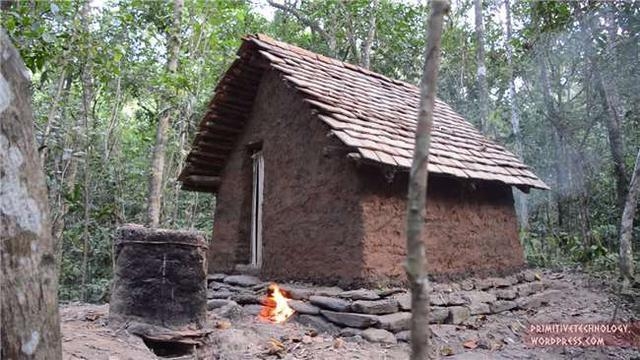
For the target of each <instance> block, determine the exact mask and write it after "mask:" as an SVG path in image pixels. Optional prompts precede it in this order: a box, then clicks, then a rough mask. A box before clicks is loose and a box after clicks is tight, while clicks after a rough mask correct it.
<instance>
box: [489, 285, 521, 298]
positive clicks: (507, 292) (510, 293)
mask: <svg viewBox="0 0 640 360" xmlns="http://www.w3.org/2000/svg"><path fill="white" fill-rule="evenodd" d="M494 293H495V295H496V297H497V298H498V299H501V300H513V299H515V298H517V297H518V293H517V292H516V291H515V290H514V289H509V288H503V289H496V290H495V292H494Z"/></svg>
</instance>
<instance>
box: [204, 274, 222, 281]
mask: <svg viewBox="0 0 640 360" xmlns="http://www.w3.org/2000/svg"><path fill="white" fill-rule="evenodd" d="M226 277H227V274H222V273H217V274H209V275H207V281H223V280H224V278H226Z"/></svg>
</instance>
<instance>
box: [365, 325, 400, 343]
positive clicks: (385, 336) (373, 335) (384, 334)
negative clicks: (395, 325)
mask: <svg viewBox="0 0 640 360" xmlns="http://www.w3.org/2000/svg"><path fill="white" fill-rule="evenodd" d="M361 336H362V337H363V338H365V339H366V340H367V341H370V342H377V343H384V344H395V343H397V342H398V340H396V337H395V336H394V335H393V334H392V333H390V332H388V331H387V330H382V329H374V328H369V329H366V330H364V331H363V332H362V334H361Z"/></svg>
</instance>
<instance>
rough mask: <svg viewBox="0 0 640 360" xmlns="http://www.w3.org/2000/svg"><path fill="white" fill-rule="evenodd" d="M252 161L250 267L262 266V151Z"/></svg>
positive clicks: (252, 157) (254, 154) (254, 155)
mask: <svg viewBox="0 0 640 360" xmlns="http://www.w3.org/2000/svg"><path fill="white" fill-rule="evenodd" d="M251 159H252V160H253V184H252V185H253V186H252V187H253V197H252V201H251V203H252V204H251V266H253V267H257V268H259V267H261V266H262V198H263V189H264V158H263V157H262V151H256V152H254V153H253V155H251Z"/></svg>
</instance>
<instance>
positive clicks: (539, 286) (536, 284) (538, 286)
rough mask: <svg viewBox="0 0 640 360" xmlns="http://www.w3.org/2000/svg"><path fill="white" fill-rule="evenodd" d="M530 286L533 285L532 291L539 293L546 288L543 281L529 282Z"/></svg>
mask: <svg viewBox="0 0 640 360" xmlns="http://www.w3.org/2000/svg"><path fill="white" fill-rule="evenodd" d="M529 286H531V292H532V293H537V292H540V291H542V290H544V284H543V283H542V282H541V281H535V282H531V283H529Z"/></svg>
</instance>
